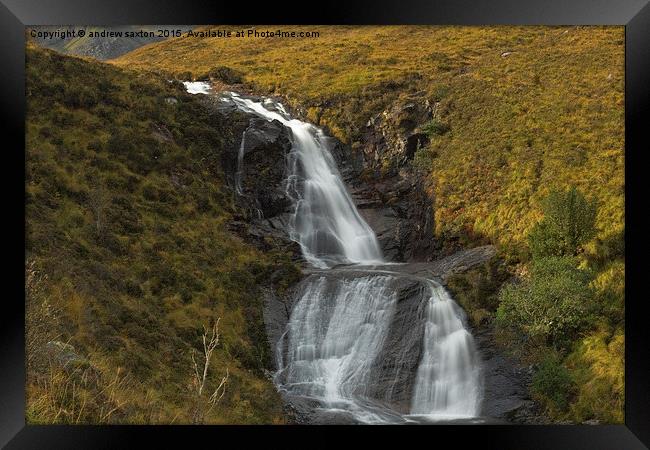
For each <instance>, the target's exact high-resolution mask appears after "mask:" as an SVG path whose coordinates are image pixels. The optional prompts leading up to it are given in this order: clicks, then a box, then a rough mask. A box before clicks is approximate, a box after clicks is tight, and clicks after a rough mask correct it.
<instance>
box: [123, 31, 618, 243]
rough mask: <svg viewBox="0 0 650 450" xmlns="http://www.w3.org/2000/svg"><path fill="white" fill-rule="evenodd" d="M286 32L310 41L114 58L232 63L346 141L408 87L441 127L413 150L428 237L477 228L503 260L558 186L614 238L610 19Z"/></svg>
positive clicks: (614, 53) (153, 65) (175, 45)
mask: <svg viewBox="0 0 650 450" xmlns="http://www.w3.org/2000/svg"><path fill="white" fill-rule="evenodd" d="M220 28H222V27H220ZM257 28H258V29H260V30H262V29H266V27H263V26H259V27H257ZM268 28H270V29H276V28H277V27H268ZM286 28H287V29H290V30H297V31H299V30H301V29H304V30H308V31H318V32H319V33H320V37H318V38H303V39H268V38H266V39H265V38H240V39H223V38H206V39H196V38H179V39H171V40H168V41H165V42H161V43H157V44H152V45H148V46H145V47H142V48H139V49H137V50H135V51H133V52H131V53H128V54H126V55H124V56H122V57H120V58H118V59H117V60H114V63H115V64H117V65H122V66H129V67H135V68H140V69H144V70H162V71H167V72H171V73H175V74H181V73H183V72H186V71H190V72H191V73H192V74H193V76H195V77H198V76H201V75H203V74H205V73H207V72H209V71H210V70H211V69H212V68H214V67H219V66H227V67H230V68H233V69H236V70H237V71H240V72H241V73H243V76H244V79H245V80H246V81H247V82H249V83H251V84H252V85H254V86H255V88H256V89H257V90H259V91H263V92H267V93H274V94H278V95H283V96H286V97H287V98H288V100H289V102H290V103H294V104H296V105H302V106H303V107H306V108H308V110H309V114H310V117H311V118H312V120H314V121H318V122H320V124H322V125H325V126H328V127H329V129H330V130H331V131H332V132H333V133H334V134H335V135H336V136H337V137H339V138H341V139H342V140H344V141H345V142H348V143H350V144H352V145H353V148H354V147H355V146H354V143H355V141H358V140H359V139H360V135H361V131H362V130H363V127H364V126H365V124H366V123H367V121H368V119H369V118H371V117H372V116H373V115H375V114H377V113H379V112H381V111H382V110H383V109H385V108H386V107H387V106H389V105H390V104H391V102H393V101H395V100H396V99H397V98H398V97H400V96H404V95H406V94H413V93H418V94H417V96H416V97H420V98H421V99H422V100H423V101H424V100H425V99H428V100H431V101H433V102H439V106H438V108H439V112H440V120H441V121H442V122H443V123H444V124H445V125H447V126H448V127H449V130H450V131H449V132H447V133H444V134H443V135H442V136H437V135H436V136H433V139H432V142H431V144H430V146H429V147H428V148H424V149H421V151H420V152H418V155H417V156H416V160H417V161H418V163H419V164H420V165H421V166H423V167H425V168H426V170H428V171H430V173H431V175H430V177H431V180H432V181H433V184H432V188H431V194H432V196H433V197H434V198H435V200H436V210H435V215H436V217H435V219H436V220H435V223H436V231H437V233H438V235H439V236H440V237H456V236H461V237H465V236H469V237H470V238H471V237H473V236H487V237H488V238H490V239H491V240H493V241H495V242H498V243H501V244H504V245H506V246H508V247H514V248H513V249H512V250H511V253H512V254H517V253H518V252H519V251H521V250H522V248H521V244H522V242H523V241H524V240H525V236H526V233H527V232H528V230H529V229H530V227H531V226H532V225H533V224H534V222H535V221H537V220H538V219H539V217H540V201H541V199H543V198H544V197H545V196H546V195H547V194H548V192H549V191H550V189H552V188H553V187H563V186H566V185H567V184H568V183H574V184H576V185H577V186H578V188H580V189H581V190H583V191H584V192H589V193H590V194H592V195H594V196H596V198H597V199H598V201H599V202H600V209H599V217H598V221H597V226H598V229H599V236H600V237H601V238H602V239H607V238H609V237H611V236H615V235H618V234H620V233H622V230H623V227H624V225H623V224H624V217H623V205H624V181H623V144H624V142H623V120H624V117H623V82H624V78H623V75H624V74H623V62H624V59H623V58H624V47H623V42H624V31H623V28H622V27H608V28H605V27H480V28H479V27H439V26H418V27H395V26H390V27H376V26H361V27H341V26H339V27H333V26H314V27H286Z"/></svg>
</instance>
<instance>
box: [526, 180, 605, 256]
mask: <svg viewBox="0 0 650 450" xmlns="http://www.w3.org/2000/svg"><path fill="white" fill-rule="evenodd" d="M543 203H544V219H543V220H542V221H541V222H539V223H538V224H537V225H535V227H533V229H532V231H531V232H530V234H529V236H528V243H529V246H530V250H531V252H532V254H533V257H540V256H567V255H576V254H578V252H579V251H580V250H581V246H582V245H583V244H584V243H586V242H587V241H588V240H589V239H591V238H592V237H593V236H594V235H595V232H596V230H595V227H594V225H595V223H596V213H597V207H596V203H595V201H593V200H592V201H587V200H586V199H585V197H584V195H582V193H581V192H580V191H578V190H577V189H576V188H575V186H574V187H572V188H571V189H569V190H568V191H565V192H560V191H552V192H551V193H550V194H549V195H548V197H547V198H546V199H545V200H544V202H543Z"/></svg>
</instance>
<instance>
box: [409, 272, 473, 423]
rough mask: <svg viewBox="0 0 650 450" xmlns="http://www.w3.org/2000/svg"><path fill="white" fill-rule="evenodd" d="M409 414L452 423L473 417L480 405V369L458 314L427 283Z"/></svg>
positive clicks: (439, 288)
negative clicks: (425, 302) (425, 315)
mask: <svg viewBox="0 0 650 450" xmlns="http://www.w3.org/2000/svg"><path fill="white" fill-rule="evenodd" d="M429 288H430V292H431V294H430V295H431V296H430V298H429V302H428V304H427V321H426V325H425V329H424V341H423V349H424V354H423V355H422V359H421V360H420V365H419V366H418V373H417V377H416V383H415V389H414V392H413V398H412V401H411V414H412V415H424V416H429V417H430V418H439V419H455V418H464V417H473V416H476V415H477V413H478V411H479V408H480V401H481V378H480V365H479V361H478V360H477V354H476V350H475V348H474V340H473V338H472V335H471V334H470V333H469V332H468V331H467V329H466V328H465V326H464V324H463V321H462V319H461V318H462V314H463V313H462V311H460V310H459V308H458V306H457V305H456V303H455V302H454V301H453V300H452V299H451V297H450V296H449V293H447V291H446V290H445V289H444V288H443V287H442V286H440V285H438V284H434V283H431V284H430V286H429Z"/></svg>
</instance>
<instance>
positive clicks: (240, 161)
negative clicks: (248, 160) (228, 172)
mask: <svg viewBox="0 0 650 450" xmlns="http://www.w3.org/2000/svg"><path fill="white" fill-rule="evenodd" d="M245 149H246V130H244V131H243V132H242V134H241V143H240V144H239V152H237V172H235V190H236V191H237V193H238V194H239V195H242V194H243V193H244V191H243V189H242V187H241V180H242V175H243V172H244V150H245Z"/></svg>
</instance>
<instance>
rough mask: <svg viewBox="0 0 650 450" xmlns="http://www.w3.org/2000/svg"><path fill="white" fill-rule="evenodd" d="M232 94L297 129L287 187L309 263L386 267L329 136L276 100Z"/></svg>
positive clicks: (296, 235) (293, 228) (246, 106)
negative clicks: (293, 115) (262, 100)
mask: <svg viewBox="0 0 650 450" xmlns="http://www.w3.org/2000/svg"><path fill="white" fill-rule="evenodd" d="M231 95H232V97H231V98H232V100H233V101H234V102H235V103H236V104H237V105H239V107H240V108H242V109H243V110H247V111H250V112H253V113H255V114H258V115H260V116H262V117H264V118H266V119H268V120H278V121H280V122H281V123H282V124H283V125H285V126H286V127H288V128H289V129H290V130H291V135H292V141H293V142H292V143H293V145H292V149H291V152H290V153H289V155H288V160H287V163H288V177H287V186H286V188H287V195H288V196H289V197H290V198H291V199H292V200H293V202H294V205H295V209H294V214H293V216H292V220H291V223H290V230H289V232H290V235H291V237H292V239H294V240H295V241H296V242H298V243H299V244H300V246H301V248H302V252H303V255H304V257H305V259H306V260H307V261H308V262H310V263H311V264H312V265H314V266H316V267H319V268H328V267H332V266H334V265H336V264H341V263H358V264H380V263H382V262H383V258H382V254H381V250H380V249H379V243H378V242H377V237H376V236H375V233H374V232H373V231H372V229H371V228H370V227H369V226H368V224H367V223H366V222H365V220H363V218H362V217H361V216H360V215H359V213H358V211H357V209H356V207H355V206H354V202H353V201H352V199H351V198H350V194H349V193H348V192H347V190H346V189H345V185H344V184H343V181H342V180H341V175H340V174H339V171H338V169H337V168H336V163H335V162H334V158H333V157H332V155H331V153H330V152H329V150H328V149H327V147H326V145H324V144H323V142H324V141H325V136H324V135H323V132H322V131H321V130H320V129H318V128H316V127H314V126H313V125H311V124H309V123H306V122H301V121H300V120H297V119H291V118H289V116H288V114H287V113H286V111H285V110H284V108H283V107H282V105H280V104H277V103H275V104H274V103H273V102H271V101H270V100H268V101H266V104H262V103H259V102H255V101H252V100H250V99H246V98H242V97H240V96H238V95H237V94H234V93H231ZM268 108H274V109H275V111H273V110H271V109H268Z"/></svg>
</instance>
